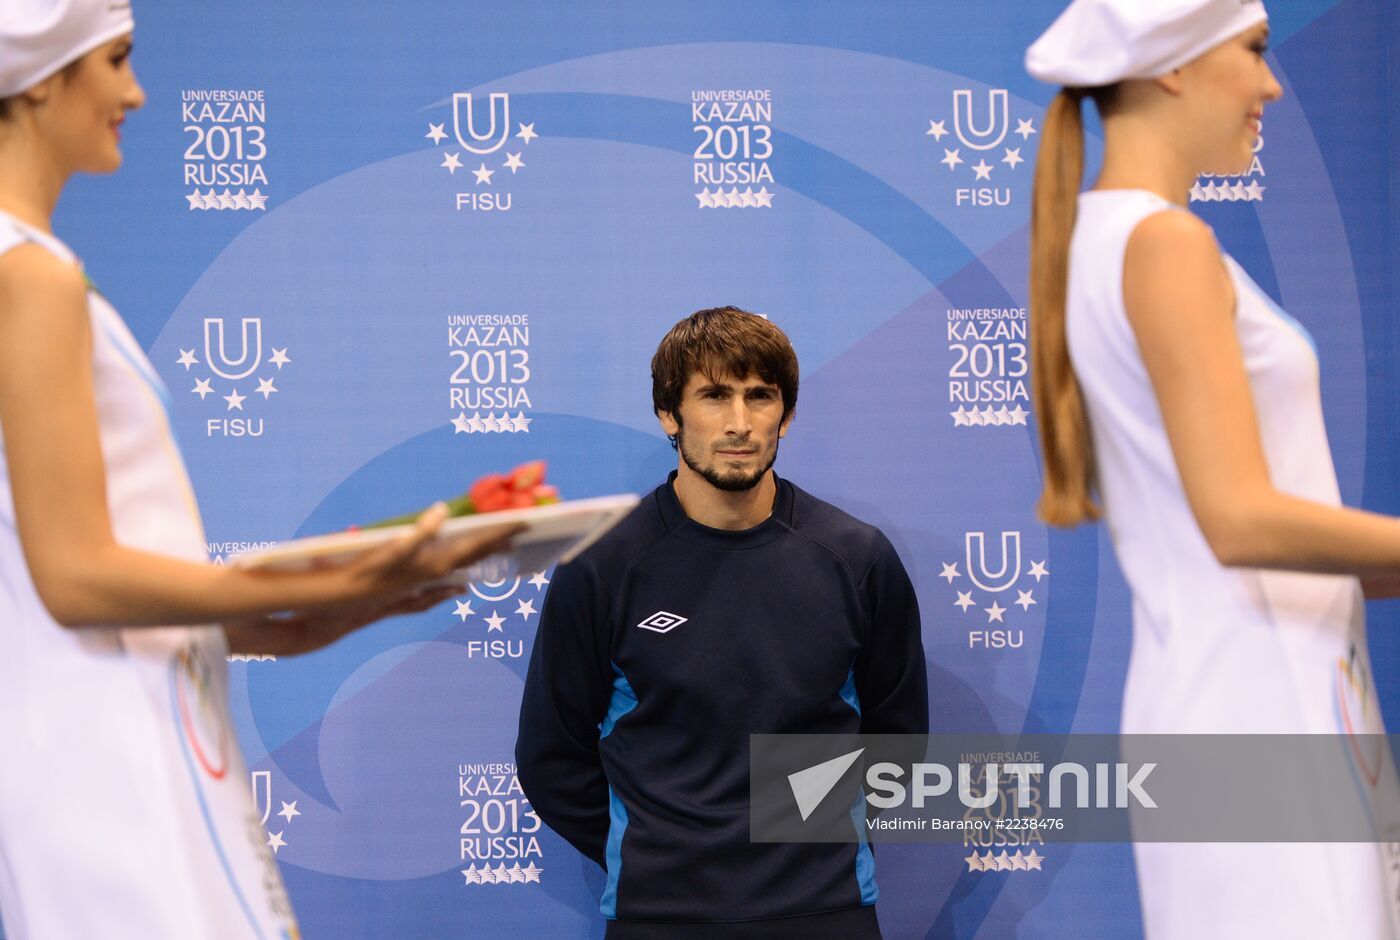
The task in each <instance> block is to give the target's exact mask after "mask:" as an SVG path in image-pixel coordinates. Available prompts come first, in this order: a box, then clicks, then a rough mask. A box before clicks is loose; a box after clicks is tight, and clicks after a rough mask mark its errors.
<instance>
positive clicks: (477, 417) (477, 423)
mask: <svg viewBox="0 0 1400 940" xmlns="http://www.w3.org/2000/svg"><path fill="white" fill-rule="evenodd" d="M471 425H472V430H473V431H475V432H476V433H477V434H485V433H486V422H485V421H482V420H481V412H479V411H473V412H472V416H471Z"/></svg>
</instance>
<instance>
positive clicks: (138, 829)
mask: <svg viewBox="0 0 1400 940" xmlns="http://www.w3.org/2000/svg"><path fill="white" fill-rule="evenodd" d="M23 244H34V245H38V246H39V247H41V248H43V249H45V250H47V251H49V252H52V253H53V254H54V255H56V256H57V257H59V258H61V259H63V260H64V261H68V262H72V263H74V264H76V263H77V262H76V259H75V258H74V257H73V254H72V252H71V251H69V249H68V248H67V247H66V246H65V245H63V244H62V243H61V242H59V241H58V240H57V239H55V238H53V237H52V236H51V235H48V234H47V233H44V232H41V231H38V230H36V229H33V228H31V227H29V226H26V225H24V224H23V223H21V222H19V221H18V220H16V219H14V218H13V217H11V216H8V215H6V214H4V213H0V255H4V254H5V253H7V252H9V251H12V250H14V249H15V248H17V247H18V246H20V245H23ZM88 308H89V312H90V316H91V322H92V346H93V348H92V370H93V380H94V388H95V391H96V397H97V411H98V419H99V423H100V435H101V444H102V454H103V459H104V462H105V465H106V475H107V500H108V504H109V509H110V513H111V520H112V527H113V532H114V535H115V537H116V539H117V541H118V542H120V543H122V544H124V545H128V546H131V547H133V548H139V549H143V550H146V551H151V552H159V553H161V554H164V555H169V556H174V557H178V558H184V559H189V560H192V561H203V560H205V558H206V553H205V544H204V531H203V527H202V525H201V522H200V517H199V511H198V508H197V507H196V506H195V502H194V497H193V492H192V490H191V488H190V483H189V479H188V477H187V475H186V472H185V467H184V462H183V461H182V460H181V457H180V454H179V452H178V451H177V449H176V446H175V442H174V439H173V438H172V436H171V432H170V423H169V417H168V414H167V410H166V404H167V402H168V399H169V393H168V392H167V391H166V389H165V386H164V385H163V383H162V382H161V380H160V378H159V376H158V375H157V373H156V371H155V370H154V369H153V368H152V366H151V364H150V362H149V361H148V360H147V359H146V356H145V354H144V353H143V352H142V350H141V347H140V346H139V345H138V344H137V342H136V341H135V339H134V338H133V337H132V335H131V333H130V332H129V331H128V330H127V328H126V325H125V324H124V323H123V322H122V320H121V318H120V317H119V316H118V315H117V313H116V311H115V310H113V309H112V307H111V305H110V304H108V303H107V302H106V301H105V300H104V299H102V297H101V296H100V295H99V294H98V293H97V292H96V291H95V290H92V289H90V290H89V292H88ZM0 315H3V311H0ZM82 352H83V351H82V350H77V349H75V350H73V355H75V356H77V355H82ZM0 433H3V428H0ZM226 655H227V646H226V643H225V640H224V636H223V631H222V630H221V629H219V628H218V627H175V628H161V629H113V628H91V629H67V628H64V627H62V626H60V625H59V624H58V623H56V622H55V621H54V620H53V619H52V618H51V617H50V616H49V613H48V611H47V610H46V609H45V607H44V605H43V604H42V602H41V601H40V600H39V597H38V595H37V593H36V592H35V589H34V585H33V582H32V581H31V579H30V575H29V570H28V568H27V566H26V564H25V559H24V554H23V551H22V549H21V546H20V542H19V538H18V534H17V533H16V529H15V514H14V506H13V501H12V495H11V491H10V479H9V471H8V463H7V462H6V460H5V458H4V455H3V453H0V755H3V756H0V916H3V923H4V933H5V936H6V938H7V940H30V938H34V940H49V938H68V937H72V938H78V937H83V938H88V937H142V938H161V940H164V938H171V940H174V938H180V940H190V938H249V937H257V938H265V940H273V938H295V937H297V936H298V931H297V926H296V920H295V918H294V917H293V915H292V911H291V905H290V903H289V901H288V899H287V895H286V891H285V889H284V888H283V886H282V880H281V875H280V874H279V872H278V870H277V864H276V861H275V860H274V859H273V857H272V854H271V853H270V852H269V851H268V849H267V846H266V841H267V837H266V835H265V832H264V827H263V820H262V814H261V813H260V812H259V811H258V810H257V808H256V807H255V806H254V802H253V798H252V789H251V784H250V778H249V774H248V770H247V768H246V767H245V766H244V763H243V759H242V755H241V754H240V753H239V750H238V743H237V741H236V740H235V738H234V734H233V730H232V727H231V725H230V721H229V716H228V708H227V681H226V673H227V665H226Z"/></svg>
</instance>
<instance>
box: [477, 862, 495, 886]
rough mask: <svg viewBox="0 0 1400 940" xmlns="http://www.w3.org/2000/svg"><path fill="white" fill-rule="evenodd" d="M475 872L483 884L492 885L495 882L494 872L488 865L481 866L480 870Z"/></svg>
mask: <svg viewBox="0 0 1400 940" xmlns="http://www.w3.org/2000/svg"><path fill="white" fill-rule="evenodd" d="M476 874H477V877H478V878H480V879H481V883H482V884H484V885H493V884H495V883H496V873H495V872H494V871H492V870H491V866H490V865H483V866H481V871H479V872H477V873H476Z"/></svg>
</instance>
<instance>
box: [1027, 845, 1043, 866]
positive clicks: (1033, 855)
mask: <svg viewBox="0 0 1400 940" xmlns="http://www.w3.org/2000/svg"><path fill="white" fill-rule="evenodd" d="M1043 861H1045V856H1044V855H1041V854H1039V853H1038V852H1036V850H1035V849H1031V850H1030V851H1029V852H1027V853H1026V870H1027V871H1041V870H1042V869H1041V867H1040V863H1041V862H1043Z"/></svg>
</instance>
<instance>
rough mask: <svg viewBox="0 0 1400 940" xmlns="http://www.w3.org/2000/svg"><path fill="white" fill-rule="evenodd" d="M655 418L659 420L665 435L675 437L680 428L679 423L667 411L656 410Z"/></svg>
mask: <svg viewBox="0 0 1400 940" xmlns="http://www.w3.org/2000/svg"><path fill="white" fill-rule="evenodd" d="M656 420H657V421H660V422H661V430H663V431H665V432H666V436H667V437H675V436H676V433H677V432H678V431H680V429H681V423H680V422H679V421H677V420H676V418H675V416H674V415H673V414H671V412H669V411H658V412H657V413H656Z"/></svg>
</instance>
